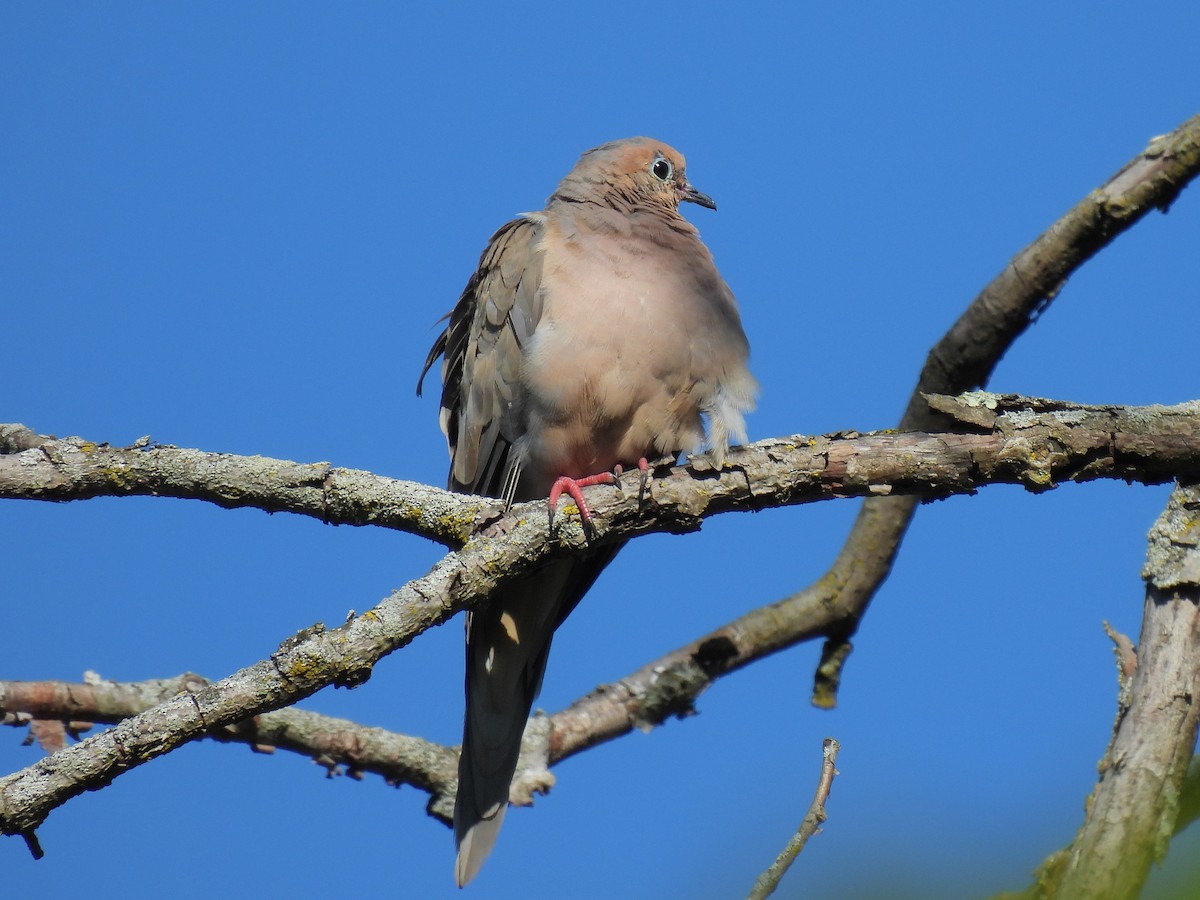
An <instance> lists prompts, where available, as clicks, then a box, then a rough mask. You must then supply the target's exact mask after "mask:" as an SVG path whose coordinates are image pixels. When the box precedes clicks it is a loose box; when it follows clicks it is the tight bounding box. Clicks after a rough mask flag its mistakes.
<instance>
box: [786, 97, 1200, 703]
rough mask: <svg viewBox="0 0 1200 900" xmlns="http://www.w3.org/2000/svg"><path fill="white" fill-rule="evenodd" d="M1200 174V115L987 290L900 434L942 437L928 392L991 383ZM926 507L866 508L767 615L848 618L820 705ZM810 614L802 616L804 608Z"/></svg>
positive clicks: (1130, 166)
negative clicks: (827, 562)
mask: <svg viewBox="0 0 1200 900" xmlns="http://www.w3.org/2000/svg"><path fill="white" fill-rule="evenodd" d="M1198 173H1200V116H1194V117H1192V118H1191V119H1189V120H1187V121H1186V122H1184V123H1183V124H1182V125H1180V126H1179V127H1178V128H1176V129H1175V130H1174V131H1172V132H1171V133H1170V134H1167V135H1163V136H1162V137H1158V138H1155V139H1154V140H1152V141H1151V142H1150V145H1149V146H1148V147H1147V148H1146V149H1145V150H1143V151H1142V152H1141V153H1140V154H1138V155H1137V156H1136V157H1134V158H1133V159H1132V160H1130V161H1129V162H1128V163H1126V164H1125V165H1124V166H1123V167H1122V168H1121V169H1120V170H1119V171H1118V172H1117V173H1116V174H1115V175H1113V176H1112V178H1110V179H1109V180H1108V181H1107V182H1106V183H1105V184H1104V185H1102V186H1101V187H1099V188H1097V189H1096V190H1094V191H1092V192H1091V193H1090V194H1088V196H1087V197H1085V198H1084V199H1083V200H1082V201H1080V202H1079V203H1078V204H1077V205H1076V206H1075V207H1074V209H1072V210H1071V211H1070V212H1068V213H1067V214H1066V215H1065V216H1063V217H1062V218H1061V219H1059V220H1058V221H1057V222H1055V223H1054V224H1053V225H1052V226H1050V228H1049V229H1048V230H1047V231H1045V232H1044V233H1043V234H1042V235H1041V236H1040V237H1038V238H1037V240H1035V241H1034V242H1033V243H1032V244H1030V245H1029V246H1028V247H1026V248H1025V249H1024V250H1022V251H1021V252H1020V253H1018V254H1017V255H1016V256H1015V257H1013V259H1012V261H1011V262H1010V263H1009V264H1008V265H1007V266H1006V267H1005V268H1004V270H1003V271H1002V272H1001V273H1000V274H999V275H997V276H996V277H995V278H994V279H993V280H992V281H991V283H990V284H988V285H987V287H985V288H984V289H983V291H982V292H981V293H980V294H979V296H978V297H976V298H975V300H974V301H973V302H972V303H971V305H970V306H969V307H968V308H967V309H966V311H965V312H964V313H963V314H962V316H960V317H959V319H958V321H957V322H955V323H954V325H953V326H952V327H951V328H950V330H949V331H948V332H947V333H946V334H945V336H944V337H942V339H941V340H940V341H938V342H937V344H936V345H935V346H934V347H933V349H932V350H931V351H930V352H929V356H928V358H927V359H926V361H925V365H924V367H923V368H922V370H921V374H920V377H919V379H918V381H917V385H916V387H915V388H914V389H913V392H912V395H911V397H910V398H909V401H908V405H907V408H906V409H905V411H904V415H903V416H902V417H901V419H900V424H899V425H898V428H897V430H899V431H938V430H941V426H940V425H939V424H938V422H937V419H936V416H934V415H932V414H930V412H929V411H928V410H927V408H926V407H925V404H924V403H923V402H922V400H921V397H922V395H923V394H928V393H941V394H958V393H961V392H963V391H968V390H971V389H973V388H976V387H983V386H984V385H986V384H987V381H988V378H989V377H990V375H991V373H992V371H993V370H994V369H995V367H996V364H997V363H998V362H999V361H1000V359H1001V358H1002V357H1003V356H1004V354H1005V352H1006V351H1007V350H1008V348H1009V347H1010V346H1011V345H1012V343H1013V342H1014V341H1015V340H1016V339H1017V338H1018V337H1020V336H1021V334H1022V333H1023V332H1024V331H1025V329H1026V328H1028V327H1029V326H1030V325H1031V324H1032V323H1033V322H1034V321H1036V319H1037V317H1038V316H1039V315H1041V313H1042V312H1044V311H1045V309H1046V308H1047V307H1048V306H1049V305H1050V303H1051V302H1052V301H1053V300H1054V299H1055V298H1056V297H1057V296H1058V293H1059V291H1061V290H1062V288H1063V285H1065V284H1066V281H1067V279H1068V278H1069V277H1070V276H1071V275H1072V274H1073V273H1074V272H1075V271H1076V270H1077V269H1078V268H1079V267H1080V266H1082V265H1083V264H1084V263H1085V262H1087V260H1089V259H1091V257H1092V256H1094V255H1095V254H1096V253H1098V252H1099V251H1100V250H1102V249H1103V248H1104V247H1106V246H1108V244H1110V243H1111V242H1112V241H1113V240H1115V239H1116V238H1117V236H1118V235H1120V234H1122V233H1124V232H1125V231H1126V230H1127V229H1129V228H1131V227H1132V226H1133V225H1135V224H1136V223H1137V222H1138V221H1139V220H1140V219H1141V218H1142V217H1143V216H1145V215H1146V214H1147V213H1148V212H1150V211H1151V210H1154V209H1158V210H1161V211H1163V212H1166V210H1167V209H1168V208H1169V207H1170V205H1171V204H1172V203H1173V202H1174V200H1175V198H1176V197H1177V196H1178V195H1179V193H1180V191H1182V190H1183V189H1184V188H1185V187H1186V186H1187V185H1188V184H1189V183H1190V182H1191V181H1192V179H1194V178H1195V177H1196V175H1197V174H1198ZM917 503H918V500H917V499H916V498H913V497H879V498H875V499H871V500H868V501H867V502H866V503H864V504H863V507H862V510H861V511H860V512H859V514H858V518H857V519H856V520H855V522H854V526H853V528H852V529H851V531H850V534H849V535H848V537H847V538H846V541H845V543H844V544H843V545H842V549H841V550H840V551H839V552H838V555H837V557H836V558H835V559H834V561H833V563H832V565H831V566H830V567H829V569H828V570H827V571H826V572H825V574H824V575H822V576H821V577H820V578H818V579H817V580H816V581H814V582H813V583H812V584H811V585H809V586H808V587H806V588H804V589H803V590H801V591H798V592H797V593H795V594H792V595H791V596H789V597H787V598H785V599H784V600H782V601H780V602H778V603H775V604H772V605H771V606H768V607H764V610H767V611H769V612H768V613H765V614H769V615H777V614H780V613H782V614H785V615H788V616H800V615H803V614H804V613H805V612H809V613H812V612H816V611H819V610H822V609H828V610H834V611H836V612H837V614H838V616H839V617H840V620H841V625H840V627H839V629H838V630H837V632H836V633H834V634H832V635H831V637H830V640H829V641H828V642H827V643H826V645H825V649H824V651H823V653H822V659H821V663H820V665H819V666H818V670H817V673H816V677H815V679H814V687H813V698H812V699H813V703H814V704H815V705H816V706H820V707H826V708H828V707H832V706H834V705H835V704H836V703H837V689H838V685H839V683H840V677H841V668H842V664H843V663H844V662H845V660H846V658H847V657H848V656H849V652H850V645H849V640H850V638H851V637H853V635H854V633H855V632H856V631H857V630H858V623H859V621H860V620H861V618H862V616H863V614H864V613H865V612H866V609H867V605H868V604H869V603H870V601H871V598H872V597H874V596H875V593H876V592H877V591H878V590H879V587H880V585H882V584H883V582H884V580H886V578H887V576H888V574H889V573H890V572H891V570H892V563H893V561H894V560H895V558H896V553H897V551H898V550H899V548H900V542H901V541H902V540H903V539H904V535H905V533H906V532H907V530H908V526H909V523H910V522H911V521H912V517H913V514H914V513H915V512H916V508H917ZM795 607H802V608H803V610H800V609H795Z"/></svg>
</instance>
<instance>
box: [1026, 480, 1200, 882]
mask: <svg viewBox="0 0 1200 900" xmlns="http://www.w3.org/2000/svg"><path fill="white" fill-rule="evenodd" d="M1198 535H1200V485H1194V484H1193V485H1190V486H1183V485H1180V486H1177V487H1176V489H1175V490H1174V491H1173V492H1172V494H1171V499H1170V500H1169V501H1168V503H1167V508H1166V510H1165V511H1164V512H1163V514H1162V515H1161V516H1160V517H1159V519H1158V521H1157V522H1156V523H1155V525H1154V528H1152V529H1151V531H1150V542H1149V550H1148V552H1147V555H1146V565H1145V568H1144V569H1143V570H1142V574H1143V577H1144V578H1145V579H1146V582H1147V585H1146V602H1145V610H1144V613H1143V618H1142V633H1141V640H1140V641H1139V643H1138V647H1137V650H1136V665H1135V666H1134V665H1132V664H1131V662H1130V661H1129V659H1128V654H1127V653H1123V652H1121V650H1120V645H1119V643H1118V653H1119V655H1120V657H1121V658H1122V659H1124V660H1125V662H1124V663H1123V665H1122V671H1123V678H1122V690H1121V702H1120V703H1119V704H1118V714H1117V722H1116V726H1115V728H1114V732H1113V736H1112V740H1111V742H1110V744H1109V747H1108V750H1107V751H1106V752H1105V755H1104V758H1103V760H1102V761H1101V764H1100V781H1099V783H1098V784H1097V785H1096V787H1095V789H1094V790H1093V792H1092V795H1091V797H1090V798H1089V799H1088V803H1087V815H1086V818H1085V819H1084V823H1083V827H1082V828H1081V829H1080V831H1079V834H1078V835H1076V837H1075V840H1074V842H1073V843H1072V844H1071V846H1070V847H1068V848H1067V849H1065V850H1063V851H1060V852H1059V853H1056V854H1054V855H1053V856H1051V857H1050V858H1049V859H1048V860H1047V861H1046V863H1044V864H1043V865H1042V867H1041V869H1040V870H1039V872H1038V877H1037V883H1036V884H1035V885H1034V886H1033V887H1031V888H1030V889H1029V890H1028V891H1027V892H1026V894H1025V895H1024V896H1026V897H1029V898H1050V897H1095V898H1105V900H1107V898H1113V900H1117V898H1135V897H1137V896H1138V894H1139V892H1140V891H1141V887H1142V884H1143V883H1144V882H1145V880H1146V877H1147V875H1148V874H1149V871H1150V866H1151V865H1152V864H1153V863H1154V862H1155V861H1156V860H1159V859H1161V858H1162V857H1163V856H1164V855H1165V853H1166V850H1167V844H1168V842H1169V841H1170V838H1171V835H1172V834H1173V833H1174V831H1175V826H1176V823H1177V820H1178V819H1179V817H1180V811H1181V795H1182V791H1183V785H1184V779H1185V776H1186V775H1187V772H1188V767H1189V763H1190V762H1191V759H1192V751H1193V749H1194V747H1195V745H1196V734H1197V730H1198V727H1200V536H1198ZM1131 668H1132V669H1133V670H1132V671H1130V669H1131Z"/></svg>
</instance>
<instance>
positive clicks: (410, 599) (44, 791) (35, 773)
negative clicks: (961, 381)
mask: <svg viewBox="0 0 1200 900" xmlns="http://www.w3.org/2000/svg"><path fill="white" fill-rule="evenodd" d="M933 402H935V403H936V404H938V406H939V408H941V409H943V410H946V411H950V412H954V414H955V415H956V416H957V417H958V418H959V419H960V420H962V421H964V422H965V423H969V425H970V427H971V428H973V429H976V430H977V431H978V433H974V434H961V433H950V434H943V435H928V434H908V435H899V434H883V435H862V436H858V435H855V436H852V437H851V436H847V437H824V438H800V437H797V438H792V439H788V440H776V441H764V442H761V443H759V444H755V445H753V446H751V447H746V448H742V449H740V450H738V451H737V452H736V453H734V454H731V455H730V457H729V461H728V465H727V466H726V468H725V469H723V470H721V471H715V470H714V469H713V468H712V467H711V465H710V464H709V463H708V461H707V460H706V459H704V458H698V459H695V460H693V461H692V465H689V466H686V467H677V468H675V469H673V470H671V471H672V473H671V475H670V477H665V478H661V479H655V480H654V481H653V482H652V483H651V487H650V493H649V499H648V500H647V501H646V502H645V503H644V504H642V505H641V507H642V508H641V509H639V503H638V498H637V491H636V490H626V491H624V492H620V491H613V490H611V489H593V491H592V495H591V496H593V497H594V498H595V502H594V503H593V515H594V519H595V525H596V527H597V531H598V535H599V537H598V540H599V541H601V542H604V541H612V540H623V539H626V538H630V537H635V536H637V535H639V534H645V533H648V532H651V531H690V530H695V529H697V528H699V527H700V524H701V522H702V520H703V519H704V518H705V517H707V516H709V515H713V514H716V513H718V512H724V511H730V510H754V509H760V508H763V507H764V506H777V505H788V504H796V503H805V502H813V501H816V500H822V499H832V498H835V497H844V496H854V495H860V496H861V495H870V494H873V493H878V492H912V493H914V494H922V495H925V496H945V495H948V494H952V493H966V492H970V491H973V490H975V489H976V488H978V487H980V486H982V485H984V484H987V483H999V482H1006V483H1014V484H1023V485H1024V486H1025V487H1026V488H1028V489H1030V490H1033V491H1044V490H1049V489H1050V488H1053V487H1054V486H1055V485H1056V484H1057V483H1059V482H1060V481H1065V480H1078V481H1084V480H1089V479H1093V478H1121V479H1126V480H1145V481H1150V482H1157V481H1161V480H1163V479H1165V478H1167V477H1169V476H1171V475H1173V474H1179V475H1186V476H1194V477H1200V403H1190V404H1182V405H1180V406H1177V407H1133V408H1125V407H1081V406H1074V405H1071V404H1064V403H1056V402H1052V401H1030V400H1027V399H1024V398H1011V397H1002V396H999V395H993V394H978V395H973V396H971V397H968V398H964V399H962V400H954V399H952V398H933ZM41 451H42V448H40V447H39V448H35V449H33V450H31V451H24V452H32V453H41ZM73 452H79V453H86V452H88V451H86V450H78V451H73ZM128 452H134V453H151V452H155V451H151V450H135V451H128ZM21 455H23V454H18V456H21ZM636 477H637V476H636V475H633V476H631V478H630V486H632V483H633V481H632V479H633V478H636ZM750 486H753V492H751V491H750V490H749V487H750ZM545 509H546V507H545V504H543V503H533V504H523V505H521V506H518V507H514V509H513V510H512V511H511V513H510V514H509V515H508V516H507V517H506V519H505V520H504V521H503V522H502V523H500V527H497V528H488V529H485V531H484V532H481V533H477V534H475V535H474V536H472V537H471V538H470V539H469V540H468V541H467V543H466V544H465V545H464V547H463V548H462V550H460V551H458V552H455V553H451V554H449V555H448V556H446V557H445V558H444V559H443V560H442V561H441V562H439V563H438V564H437V565H436V566H435V567H434V569H433V570H432V571H431V572H430V573H429V574H428V575H426V576H425V577H423V578H420V579H416V580H414V581H412V582H410V583H409V584H407V585H405V586H404V587H403V588H401V589H400V590H398V591H396V592H395V593H393V594H392V595H391V596H389V597H387V598H385V599H384V600H383V601H381V602H380V603H379V604H378V605H377V606H376V607H375V608H374V609H372V610H369V611H368V612H366V613H363V614H362V615H359V616H356V617H354V618H352V619H351V620H350V621H348V622H347V623H346V624H344V625H343V626H341V627H340V628H336V629H332V630H326V629H325V628H324V627H323V626H314V627H313V628H310V629H307V630H305V631H303V632H301V633H300V634H298V635H296V636H294V637H293V638H289V639H288V640H287V641H285V642H284V643H283V644H282V645H281V646H280V648H279V650H278V651H277V652H276V653H274V654H273V655H272V656H271V657H270V658H269V659H266V660H263V661H261V662H259V663H256V664H254V665H252V666H249V667H248V668H246V669H243V670H241V671H240V672H237V673H234V674H233V675H231V676H229V677H227V678H225V679H223V680H221V681H219V682H216V683H213V684H205V685H200V686H197V687H196V689H195V690H188V691H186V692H184V693H181V694H177V695H174V696H171V697H170V698H169V699H166V700H165V701H163V702H161V703H159V704H158V705H156V706H153V707H151V708H149V709H146V710H145V711H144V712H141V713H139V714H137V715H135V716H133V717H132V718H129V719H126V720H124V721H122V722H121V723H120V724H119V725H117V726H115V727H114V728H112V729H109V730H108V731H105V732H103V733H102V734H98V735H94V736H92V737H89V738H88V739H87V740H85V741H83V742H81V743H79V744H77V745H75V746H72V747H67V748H65V749H63V750H61V751H59V752H57V753H55V754H53V755H51V756H49V757H47V758H46V759H44V760H41V761H39V762H38V763H36V764H34V765H33V766H31V767H29V768H27V769H25V770H22V771H21V772H17V773H14V774H13V775H10V776H7V777H6V778H3V779H0V830H2V831H3V832H5V833H9V834H17V833H27V832H30V831H31V830H32V829H33V828H36V827H37V825H38V824H40V822H41V821H42V820H43V819H44V818H45V816H46V815H47V814H48V813H49V811H50V810H51V809H53V808H54V807H56V806H58V805H60V804H62V803H63V802H65V801H66V800H68V799H70V798H71V797H73V796H76V795H77V794H79V793H81V792H83V791H84V790H87V789H89V788H93V787H95V786H97V785H100V784H104V783H106V782H108V781H110V780H111V779H112V778H114V777H116V776H117V775H119V774H120V773H121V772H123V771H126V770H128V769H129V768H132V767H134V766H136V765H140V764H141V763H143V762H146V761H147V760H149V759H152V758H154V757H156V756H160V755H162V754H163V753H166V752H169V751H170V750H172V749H174V748H175V747H177V746H179V745H181V744H183V743H185V742H187V741H191V740H195V739H198V738H202V737H205V736H209V735H216V734H219V733H221V729H225V728H227V727H228V726H231V725H233V724H234V723H237V722H239V721H242V720H244V719H247V718H249V717H251V716H256V715H259V714H262V713H266V712H268V711H271V710H276V709H279V708H281V707H284V706H289V705H291V704H293V703H295V702H296V701H298V700H300V699H303V698H304V697H307V696H309V695H311V694H313V693H315V692H316V691H317V690H320V689H321V688H323V687H325V686H328V685H330V684H335V685H354V684H358V683H361V682H362V681H364V680H365V679H366V678H368V677H369V675H370V672H371V668H372V666H373V665H374V664H375V663H376V662H377V661H378V660H379V659H380V658H382V657H383V656H385V655H387V654H388V653H391V652H392V651H394V650H396V649H398V648H400V647H402V646H404V645H405V644H407V643H408V642H409V641H411V640H412V639H413V638H414V637H415V636H416V635H417V634H419V633H421V632H422V631H424V630H426V629H428V628H430V627H432V626H433V625H436V624H440V623H442V622H444V621H446V620H447V619H448V618H450V617H451V616H452V615H454V614H455V613H456V612H458V611H460V610H462V609H465V608H467V607H469V606H471V605H472V604H474V603H477V602H480V600H481V599H482V598H484V597H486V596H488V594H489V593H490V592H491V591H492V590H494V589H495V588H496V587H497V586H498V585H500V584H502V583H504V582H506V581H508V580H510V579H512V578H515V577H519V576H520V575H521V574H523V573H525V572H528V571H530V570H531V569H533V568H535V567H536V566H538V565H539V564H541V563H544V562H545V561H546V560H547V559H548V558H549V557H550V556H551V555H552V554H563V553H570V552H572V549H573V548H577V547H580V546H583V536H582V533H581V531H580V530H579V527H578V520H577V518H576V519H574V520H571V521H570V524H569V525H567V524H566V522H567V517H563V519H561V520H560V521H563V522H564V526H563V527H560V528H556V529H555V531H554V533H553V534H548V533H547V530H546V528H545V525H544V523H545V521H546V518H545ZM760 613H761V611H760ZM745 618H746V619H751V617H749V616H748V617H745ZM768 620H769V622H770V627H766V626H765V624H764V623H765V622H767V621H768ZM837 624H838V620H837V613H836V611H829V610H824V611H821V612H820V613H819V614H812V613H806V614H805V615H804V616H799V617H798V616H795V615H782V614H776V615H769V614H766V615H763V614H760V615H758V616H757V617H756V618H754V620H753V621H752V622H750V623H748V624H747V625H746V627H742V623H733V625H732V626H727V627H726V628H725V629H722V630H721V631H720V632H718V633H714V634H713V635H710V636H709V637H708V638H706V639H704V640H703V641H701V642H699V644H698V645H691V646H689V647H687V648H683V650H681V651H677V652H676V654H672V655H670V656H669V657H667V658H666V660H664V661H660V663H656V664H654V666H652V667H648V668H647V669H644V670H642V671H641V672H638V673H635V674H634V675H633V676H631V677H630V678H627V679H625V680H623V681H621V682H619V683H618V684H617V685H615V686H611V687H609V688H605V689H601V690H600V691H597V692H594V693H593V694H591V695H589V696H588V697H586V698H584V699H583V700H581V701H579V702H578V703H576V704H574V705H573V706H572V707H571V708H569V709H568V710H565V711H563V712H562V713H559V714H557V715H556V716H554V717H553V718H552V720H551V736H550V744H549V749H550V759H551V760H552V761H557V760H559V759H562V758H564V757H566V756H569V755H571V754H573V753H577V752H579V751H580V750H582V749H585V748H586V747H589V746H594V745H596V744H598V743H601V742H602V741H605V740H609V739H611V738H613V737H616V736H618V735H620V734H624V733H626V732H627V731H629V730H630V729H631V728H632V727H634V726H643V727H645V726H646V725H650V724H658V723H660V722H662V721H664V720H665V719H666V718H667V717H668V716H670V715H672V714H678V713H679V712H681V711H684V710H686V709H688V708H690V706H691V703H692V702H693V700H694V698H695V697H696V696H697V695H698V694H699V693H700V692H701V691H702V690H703V689H704V688H705V687H706V686H707V685H708V684H709V683H711V681H712V680H714V679H715V678H717V677H720V675H722V674H724V673H726V672H730V671H733V670H735V669H737V668H740V667H741V666H744V665H746V664H748V663H749V662H751V661H753V660H754V659H757V658H761V657H762V656H764V655H766V654H768V653H771V652H774V651H775V650H777V649H780V648H781V647H783V646H787V645H790V644H792V643H795V642H796V641H797V640H800V639H802V638H803V637H806V636H812V635H814V634H817V633H826V632H827V630H828V629H830V628H833V627H837ZM71 717H72V718H79V717H82V713H73V714H72V716H71ZM267 742H268V743H270V742H273V739H271V740H269V741H267ZM306 752H307V751H306ZM438 752H439V753H440V751H438ZM405 780H410V779H407V778H406V779H405ZM411 780H412V781H413V782H414V783H418V784H421V783H422V781H424V782H427V783H426V784H422V786H425V787H427V789H430V790H434V791H438V790H440V789H441V788H442V787H443V786H444V784H445V782H444V779H441V780H438V779H436V778H433V777H432V776H428V775H426V774H420V773H419V774H418V775H416V776H414V777H413V778H412V779H411Z"/></svg>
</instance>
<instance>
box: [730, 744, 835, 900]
mask: <svg viewBox="0 0 1200 900" xmlns="http://www.w3.org/2000/svg"><path fill="white" fill-rule="evenodd" d="M841 749H842V745H841V744H839V743H838V742H837V741H836V740H834V739H833V738H825V741H824V744H823V746H822V751H821V777H820V778H818V779H817V791H816V794H815V795H814V796H813V801H812V804H811V805H810V806H809V807H808V812H807V813H805V815H804V819H803V820H802V821H801V822H800V827H799V828H797V829H796V833H795V834H793V835H792V836H791V838H790V839H789V840H788V842H787V845H786V846H784V848H783V850H782V851H781V852H780V854H779V856H778V857H776V859H775V862H773V863H771V865H770V866H769V867H768V868H767V870H766V871H765V872H763V873H762V874H761V875H759V876H758V878H757V879H755V881H754V886H753V887H752V888H751V889H750V894H749V900H766V898H767V897H770V896H771V895H772V894H773V893H775V889H776V888H777V887H779V882H780V881H781V880H782V879H783V876H784V875H786V874H787V870H788V869H789V868H791V865H792V863H793V862H795V861H796V857H797V856H799V855H800V851H801V850H803V849H804V845H805V844H807V843H808V839H809V838H810V837H812V836H813V835H814V834H816V833H817V832H819V831H820V830H821V826H822V825H823V824H824V823H825V819H826V818H827V816H826V815H825V803H826V801H828V800H829V791H830V789H831V788H832V787H833V778H834V776H835V775H837V774H838V771H837V755H838V751H839V750H841Z"/></svg>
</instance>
